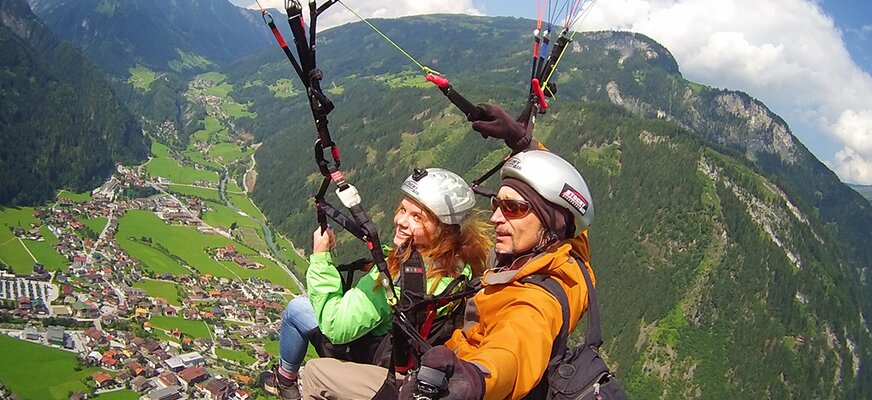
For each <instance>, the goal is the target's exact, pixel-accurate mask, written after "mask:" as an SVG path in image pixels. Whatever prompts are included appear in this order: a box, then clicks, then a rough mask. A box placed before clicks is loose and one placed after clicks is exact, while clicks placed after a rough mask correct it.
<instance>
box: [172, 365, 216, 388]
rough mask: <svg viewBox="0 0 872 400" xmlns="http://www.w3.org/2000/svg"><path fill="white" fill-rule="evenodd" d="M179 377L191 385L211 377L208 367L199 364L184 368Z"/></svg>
mask: <svg viewBox="0 0 872 400" xmlns="http://www.w3.org/2000/svg"><path fill="white" fill-rule="evenodd" d="M179 378H182V381H184V382H185V383H186V384H187V385H188V386H191V385H193V384H196V383H200V382H203V381H205V380H206V379H209V372H208V371H206V368H203V367H201V366H199V365H198V366H196V367H188V368H185V369H183V370H182V372H179Z"/></svg>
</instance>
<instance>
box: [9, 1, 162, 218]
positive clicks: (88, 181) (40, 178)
mask: <svg viewBox="0 0 872 400" xmlns="http://www.w3.org/2000/svg"><path fill="white" fill-rule="evenodd" d="M0 15H2V17H3V18H2V20H3V21H4V24H3V25H0V45H2V48H3V52H2V54H0V66H2V69H0V87H2V90H0V104H2V107H0V129H2V132H0V159H2V160H3V164H2V168H0V181H2V182H3V185H0V204H4V205H18V204H40V203H42V202H45V201H46V200H48V199H50V198H52V197H53V196H54V194H55V192H56V191H57V189H59V188H61V187H65V188H69V189H72V190H76V191H84V190H90V189H91V188H93V187H94V186H95V185H98V184H99V183H101V182H103V181H104V180H105V179H106V178H107V177H108V176H109V174H111V172H112V170H113V168H114V163H116V162H119V163H134V162H138V161H143V160H145V158H146V155H147V154H148V139H147V138H146V137H144V136H143V134H142V129H141V127H140V125H139V123H138V121H137V119H136V118H135V117H134V116H133V114H131V113H130V112H129V111H128V110H127V108H125V107H124V106H123V105H122V104H121V103H119V102H118V100H117V99H116V98H115V96H114V95H113V93H112V90H111V88H110V87H109V85H108V84H107V83H106V81H105V78H104V75H103V73H102V72H101V71H100V70H99V69H98V68H97V67H95V66H94V64H92V63H91V62H90V61H89V60H88V59H87V58H85V57H84V56H83V55H82V54H81V52H80V51H79V50H78V49H77V48H76V47H74V46H73V45H71V44H70V43H69V42H63V41H60V40H58V39H57V38H56V37H55V36H54V35H53V34H52V32H51V31H50V30H49V29H48V28H47V27H46V26H45V25H44V24H43V23H42V22H41V21H40V20H39V19H38V18H36V16H35V15H33V13H31V12H30V8H29V6H28V5H27V3H26V2H25V1H24V0H3V1H0Z"/></svg>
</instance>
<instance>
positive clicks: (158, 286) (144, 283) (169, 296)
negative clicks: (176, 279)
mask: <svg viewBox="0 0 872 400" xmlns="http://www.w3.org/2000/svg"><path fill="white" fill-rule="evenodd" d="M133 287H135V288H140V289H142V290H145V293H148V295H149V296H151V297H162V298H163V299H165V300H166V301H167V302H168V303H170V304H172V305H176V306H178V305H181V304H182V301H181V299H180V298H179V292H178V289H179V285H177V284H175V283H173V282H168V281H159V280H155V279H143V280H141V281H139V282H133Z"/></svg>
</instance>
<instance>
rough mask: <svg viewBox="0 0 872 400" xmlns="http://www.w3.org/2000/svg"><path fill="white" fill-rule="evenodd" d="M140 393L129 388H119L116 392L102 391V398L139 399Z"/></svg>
mask: <svg viewBox="0 0 872 400" xmlns="http://www.w3.org/2000/svg"><path fill="white" fill-rule="evenodd" d="M139 397H140V394H139V393H137V392H134V391H132V390H129V389H124V390H118V391H115V392H108V393H101V394H100V397H98V398H99V399H100V400H137V399H139Z"/></svg>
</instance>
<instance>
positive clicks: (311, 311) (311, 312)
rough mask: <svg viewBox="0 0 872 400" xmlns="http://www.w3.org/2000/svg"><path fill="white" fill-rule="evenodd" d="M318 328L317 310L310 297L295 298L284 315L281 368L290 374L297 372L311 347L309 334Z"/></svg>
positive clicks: (281, 335) (280, 352) (280, 334)
mask: <svg viewBox="0 0 872 400" xmlns="http://www.w3.org/2000/svg"><path fill="white" fill-rule="evenodd" d="M317 327H318V321H317V320H316V319H315V308H313V307H312V303H310V302H309V298H308V297H294V299H293V300H291V301H290V302H288V306H287V307H285V312H284V313H283V314H282V330H281V332H280V333H279V366H280V367H281V368H282V369H283V370H285V371H288V372H297V371H299V370H300V365H302V364H303V359H304V358H305V357H306V350H307V349H308V347H309V333H311V332H312V331H313V330H315V328H317Z"/></svg>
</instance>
